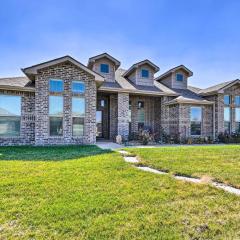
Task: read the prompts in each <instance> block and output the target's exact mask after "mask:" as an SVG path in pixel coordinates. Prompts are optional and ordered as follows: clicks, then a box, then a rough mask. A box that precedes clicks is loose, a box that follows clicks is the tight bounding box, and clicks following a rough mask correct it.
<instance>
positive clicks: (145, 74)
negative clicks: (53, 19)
mask: <svg viewBox="0 0 240 240" xmlns="http://www.w3.org/2000/svg"><path fill="white" fill-rule="evenodd" d="M142 77H143V78H148V77H149V71H148V70H146V69H142Z"/></svg>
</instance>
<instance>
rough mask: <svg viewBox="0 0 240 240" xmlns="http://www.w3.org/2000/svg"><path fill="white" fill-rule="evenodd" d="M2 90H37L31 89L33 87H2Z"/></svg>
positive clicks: (0, 86) (0, 87)
mask: <svg viewBox="0 0 240 240" xmlns="http://www.w3.org/2000/svg"><path fill="white" fill-rule="evenodd" d="M0 89H2V90H14V91H22V92H35V88H31V87H14V86H6V85H0Z"/></svg>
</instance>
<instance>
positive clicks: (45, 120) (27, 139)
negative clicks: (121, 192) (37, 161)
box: [0, 57, 240, 145]
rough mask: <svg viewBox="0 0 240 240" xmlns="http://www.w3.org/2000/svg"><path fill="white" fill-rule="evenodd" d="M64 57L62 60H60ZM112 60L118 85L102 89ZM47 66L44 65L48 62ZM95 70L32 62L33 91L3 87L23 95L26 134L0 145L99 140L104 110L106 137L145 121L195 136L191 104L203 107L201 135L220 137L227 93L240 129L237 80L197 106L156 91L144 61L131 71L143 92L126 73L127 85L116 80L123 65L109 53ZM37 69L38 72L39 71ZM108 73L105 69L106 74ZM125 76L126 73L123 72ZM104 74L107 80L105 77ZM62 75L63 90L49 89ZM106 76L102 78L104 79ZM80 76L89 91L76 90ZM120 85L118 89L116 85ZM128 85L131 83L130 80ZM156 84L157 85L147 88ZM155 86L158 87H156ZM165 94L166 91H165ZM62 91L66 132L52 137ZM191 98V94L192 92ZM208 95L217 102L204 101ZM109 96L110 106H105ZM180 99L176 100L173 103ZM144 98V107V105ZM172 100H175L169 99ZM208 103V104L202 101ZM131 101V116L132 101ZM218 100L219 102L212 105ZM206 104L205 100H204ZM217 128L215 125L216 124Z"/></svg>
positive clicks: (171, 79) (171, 80) (176, 85)
mask: <svg viewBox="0 0 240 240" xmlns="http://www.w3.org/2000/svg"><path fill="white" fill-rule="evenodd" d="M56 61H58V59H57V60H56ZM102 63H104V64H108V65H109V73H106V74H103V75H104V78H105V81H106V82H107V83H108V85H107V86H113V87H112V88H113V89H110V90H104V91H101V89H100V90H99V92H98V87H99V86H100V85H97V84H98V81H100V82H101V81H103V77H101V76H100V75H98V76H100V78H98V80H96V75H94V74H95V73H96V72H98V73H99V72H100V65H101V64H102ZM42 66H43V67H42ZM91 67H92V69H93V70H94V71H95V72H93V71H91V70H90V69H88V68H86V67H85V66H84V65H81V64H80V63H76V62H75V63H74V61H72V62H71V59H70V61H69V60H68V61H62V62H57V63H55V64H47V63H43V64H42V65H41V68H38V69H37V70H36V69H35V66H33V67H31V69H32V71H33V73H31V74H33V75H34V74H35V75H34V80H33V81H34V82H35V85H34V84H33V85H34V87H35V88H34V87H32V90H31V89H30V90H29V89H28V90H25V91H24V89H22V90H19V91H16V90H10V89H9V90H0V94H6V95H18V96H21V100H22V101H21V127H20V136H16V137H0V145H56V144H94V143H96V111H102V114H103V115H102V133H103V134H102V137H103V138H104V139H110V140H113V141H115V139H116V136H117V135H121V136H123V137H124V138H127V137H128V136H129V135H130V134H132V133H133V134H134V133H138V131H139V126H142V125H143V126H144V127H148V128H150V129H151V130H152V132H153V133H156V134H158V133H160V132H161V131H162V130H163V131H164V133H166V134H167V135H170V136H173V135H179V136H180V137H181V138H188V137H192V136H191V116H190V115H191V114H190V108H191V106H199V107H201V108H202V126H201V137H209V136H217V135H218V134H219V133H221V132H224V107H225V105H224V95H230V96H231V104H230V105H229V106H228V107H230V109H231V131H232V132H234V131H236V129H237V127H238V123H236V121H235V109H236V107H240V106H237V105H236V103H235V102H234V99H235V96H240V84H239V83H238V84H234V85H233V86H231V87H228V88H226V89H225V90H224V91H221V93H219V92H218V93H215V94H212V95H208V96H205V97H203V98H202V100H201V101H200V103H198V104H196V105H195V102H194V103H192V104H189V103H188V104H187V103H186V102H185V103H182V102H177V101H175V100H176V97H177V96H170V95H168V94H170V93H169V92H164V91H162V90H161V91H159V92H157V94H155V93H154V92H153V90H154V86H153V85H154V84H153V83H154V70H153V69H152V68H151V67H149V66H148V65H147V64H145V65H141V66H140V67H138V68H137V69H135V70H134V71H133V73H132V74H130V76H128V80H129V83H130V82H131V81H132V83H134V84H135V85H139V86H141V87H142V88H141V89H146V91H149V92H148V93H147V94H146V92H145V90H141V91H142V92H141V93H143V94H141V93H139V92H136V93H135V92H134V90H132V89H131V88H130V89H128V88H126V89H125V88H123V87H121V86H120V85H121V84H124V81H123V77H122V78H121V81H122V82H121V84H119V82H117V81H116V79H115V77H116V76H117V74H116V75H115V71H116V68H117V67H119V65H117V66H116V65H115V63H114V62H113V61H111V60H109V59H108V58H107V57H103V58H101V59H97V60H96V61H94V63H93V65H91ZM141 69H147V70H149V73H150V75H149V78H141ZM34 71H36V72H34ZM177 73H181V74H183V75H184V80H183V81H182V82H176V74H177ZM100 74H102V73H100ZM122 76H123V75H122ZM188 76H189V73H188V74H187V73H186V72H185V71H183V70H181V69H178V70H176V71H175V72H174V73H171V74H170V75H167V76H166V77H165V78H164V77H163V78H162V80H161V81H162V83H164V84H165V86H169V87H170V88H172V89H173V90H174V89H186V88H187V80H188V79H187V78H188ZM101 78H102V80H101ZM50 79H61V80H63V83H64V91H63V92H62V93H50V92H49V80H50ZM99 79H100V80H99ZM73 80H79V81H82V82H84V84H85V92H84V94H78V95H76V94H74V93H72V87H71V86H72V81H73ZM116 86H117V90H116V89H114V88H115V87H116ZM126 86H127V87H128V85H126ZM147 89H151V90H147ZM152 89H153V90H152ZM160 92H161V93H162V95H160V94H159V93H160ZM50 95H61V96H62V97H63V135H62V136H57V137H56V136H50V134H49V96H50ZM73 96H81V97H84V98H85V118H84V134H83V136H79V137H74V136H73V133H72V132H73V130H72V128H73V124H72V117H73V116H72V97H73ZM186 98H187V97H186ZM203 99H205V100H208V101H211V102H207V103H206V101H203ZM101 100H104V106H102V105H101ZM172 100H174V101H173V102H170V101H172ZM139 102H142V103H143V105H144V107H143V109H140V110H141V111H140V110H139V104H138V103H139ZM169 102H170V103H169ZM202 102H205V103H206V104H202ZM130 103H131V118H130V114H129V113H130V110H129V106H130ZM212 103H214V104H212ZM201 104H202V105H201ZM214 127H215V129H214Z"/></svg>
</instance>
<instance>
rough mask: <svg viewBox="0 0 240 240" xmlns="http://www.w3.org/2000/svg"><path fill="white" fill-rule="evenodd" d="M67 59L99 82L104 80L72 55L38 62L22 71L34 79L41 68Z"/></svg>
mask: <svg viewBox="0 0 240 240" xmlns="http://www.w3.org/2000/svg"><path fill="white" fill-rule="evenodd" d="M66 61H69V62H71V63H72V64H75V65H76V66H78V67H79V68H81V69H82V70H84V71H86V72H88V73H89V74H90V75H92V76H94V77H95V81H96V82H99V83H102V82H104V77H103V76H101V75H100V74H98V73H96V72H94V71H93V70H90V69H89V68H87V67H86V66H85V65H83V64H82V63H80V62H78V61H77V60H75V59H74V58H72V57H71V56H64V57H61V58H57V59H53V60H51V61H47V62H44V63H40V64H37V65H34V66H31V67H27V68H23V69H22V71H23V73H24V74H25V75H26V76H27V77H28V78H29V79H31V80H34V79H35V76H36V75H37V71H38V70H39V69H43V68H45V67H49V66H52V65H56V64H59V63H62V62H66Z"/></svg>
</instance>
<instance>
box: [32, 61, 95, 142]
mask: <svg viewBox="0 0 240 240" xmlns="http://www.w3.org/2000/svg"><path fill="white" fill-rule="evenodd" d="M50 78H52V79H62V80H63V81H64V92H63V94H62V95H63V102H64V114H63V136H60V137H59V136H58V137H53V136H49V116H48V112H49V95H50V94H49V79H50ZM73 80H81V81H83V82H84V83H85V94H84V97H85V104H86V106H85V108H86V111H85V121H84V136H83V137H73V136H72V112H71V106H72V96H73V94H72V91H71V82H72V81H73ZM35 86H36V100H35V114H36V126H35V144H36V145H54V144H89V143H91V144H92V143H95V142H96V133H95V131H96V83H95V81H94V78H93V76H91V75H90V74H88V73H86V72H85V71H83V70H81V69H80V68H78V67H77V66H75V65H73V64H71V63H68V62H66V63H62V64H58V65H55V66H51V67H48V68H45V69H41V70H40V71H39V72H38V74H37V78H36V83H35Z"/></svg>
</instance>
